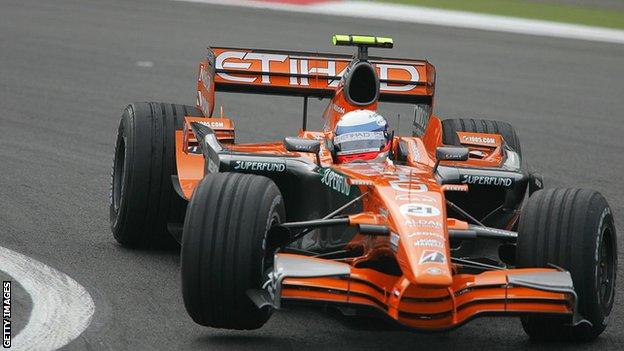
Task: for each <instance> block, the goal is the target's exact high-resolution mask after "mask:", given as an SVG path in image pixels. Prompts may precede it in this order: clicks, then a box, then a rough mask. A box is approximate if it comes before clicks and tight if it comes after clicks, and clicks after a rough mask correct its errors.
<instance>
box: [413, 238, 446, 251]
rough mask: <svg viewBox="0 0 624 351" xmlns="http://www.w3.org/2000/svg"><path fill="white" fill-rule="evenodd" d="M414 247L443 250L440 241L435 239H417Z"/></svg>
mask: <svg viewBox="0 0 624 351" xmlns="http://www.w3.org/2000/svg"><path fill="white" fill-rule="evenodd" d="M414 246H416V247H435V248H438V249H443V248H444V244H443V243H442V242H441V241H440V240H436V239H418V240H416V241H414Z"/></svg>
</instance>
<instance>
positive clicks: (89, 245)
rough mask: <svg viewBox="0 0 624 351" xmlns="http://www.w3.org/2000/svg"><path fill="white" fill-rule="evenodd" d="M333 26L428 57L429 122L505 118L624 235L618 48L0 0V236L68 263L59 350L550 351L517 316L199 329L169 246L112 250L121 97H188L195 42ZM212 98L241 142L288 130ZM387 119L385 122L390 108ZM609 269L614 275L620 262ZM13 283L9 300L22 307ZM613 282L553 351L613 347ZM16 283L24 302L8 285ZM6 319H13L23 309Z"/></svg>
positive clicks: (617, 343) (299, 39) (265, 115)
mask: <svg viewBox="0 0 624 351" xmlns="http://www.w3.org/2000/svg"><path fill="white" fill-rule="evenodd" d="M336 32H341V33H374V34H379V35H388V36H392V37H394V39H395V43H397V45H396V49H395V50H393V52H391V53H388V54H390V55H393V56H402V57H426V58H428V59H430V60H431V61H432V62H433V63H434V64H435V65H436V66H437V69H438V95H437V100H436V101H437V107H436V109H437V113H438V114H439V115H440V116H444V117H458V116H467V117H473V116H487V117H489V118H495V119H500V120H504V121H509V122H512V123H513V124H514V125H515V126H516V128H517V130H518V133H519V135H520V138H521V140H522V143H523V146H522V147H523V154H524V156H525V159H527V160H530V162H531V163H532V165H533V166H534V167H535V168H536V169H538V170H541V171H542V173H543V174H544V176H545V183H546V186H547V187H558V186H576V187H589V188H593V189H596V190H598V191H600V192H602V193H603V194H605V196H606V197H607V199H608V201H609V203H610V204H611V207H612V208H613V210H614V214H615V220H616V224H617V226H618V231H619V233H620V235H622V233H624V218H623V215H624V186H623V185H622V175H623V174H624V162H623V161H624V141H623V136H624V112H623V111H624V85H622V81H623V80H624V67H623V63H624V61H623V58H624V46H621V45H611V44H601V43H592V42H584V41H575V40H561V39H552V38H540V37H531V36H523V35H512V34H501V33H494V32H484V31H475V30H461V29H449V28H444V27H436V26H426V25H414V24H409V25H408V24H396V23H390V22H383V21H379V22H376V21H361V20H355V19H348V18H343V17H319V16H314V15H298V14H292V13H288V14H287V13H278V12H270V11H261V10H249V9H243V8H231V7H223V6H212V5H202V4H190V3H183V2H169V1H162V0H159V1H134V2H124V1H107V2H103V1H71V0H69V1H68V0H63V1H55V2H47V1H24V0H19V1H18V0H3V1H2V2H1V3H0V223H1V229H0V245H1V246H4V247H7V248H9V249H11V250H14V251H18V252H20V253H23V254H25V255H28V256H31V257H33V258H35V259H37V260H39V261H41V262H44V263H46V264H47V265H49V266H52V267H54V268H56V269H58V270H60V271H62V272H64V273H66V274H68V275H69V276H71V277H72V278H73V279H75V280H76V281H78V282H79V283H80V284H82V285H83V286H84V287H85V288H86V289H87V290H88V291H89V293H90V294H91V296H92V297H93V300H94V301H95V305H96V312H95V315H94V316H93V321H92V323H91V325H90V327H89V328H88V329H87V330H86V331H85V332H84V333H83V334H82V335H81V336H80V337H79V338H78V339H76V340H74V341H73V342H72V343H70V344H69V345H68V346H67V349H72V350H78V349H98V350H99V349H112V350H122V349H132V350H143V349H210V350H218V349H254V350H255V349H280V350H281V349H298V350H302V349H319V348H340V349H359V350H361V349H371V350H372V349H385V348H387V349H397V350H398V349H420V350H431V349H438V348H440V349H509V350H514V349H523V348H527V347H529V348H541V347H546V348H552V347H559V346H564V345H533V344H530V343H529V342H528V339H527V337H526V336H525V335H524V333H523V331H522V329H521V326H520V322H519V321H518V320H515V319H492V318H487V319H478V320H475V321H473V322H471V323H469V324H467V325H465V326H464V327H462V328H460V329H457V330H455V331H452V332H448V333H444V334H433V335H427V334H417V333H410V332H406V331H400V330H395V329H393V328H392V327H391V326H387V325H385V324H380V323H373V322H371V324H370V325H366V324H362V323H356V322H353V321H351V320H348V319H345V318H343V317H340V316H338V315H336V314H332V313H326V312H323V311H317V310H298V311H283V312H278V313H276V314H275V315H274V316H273V318H272V319H271V320H270V321H269V323H268V324H267V325H266V326H265V327H263V328H262V329H260V330H257V331H250V332H233V331H226V330H215V329H208V328H204V327H200V326H198V325H195V324H194V323H193V322H192V320H191V319H190V318H189V317H188V316H187V314H186V312H185V310H184V307H183V304H182V297H181V294H180V278H179V262H178V260H179V255H178V253H177V252H154V251H145V250H144V251H132V250H128V249H124V248H122V247H120V246H119V245H117V244H116V243H115V241H114V240H113V238H112V235H111V233H110V229H109V222H108V196H109V173H110V168H111V159H112V152H113V143H114V140H115V135H116V131H117V124H118V120H119V116H120V114H121V110H122V109H123V107H124V106H125V105H126V104H127V103H129V102H132V101H170V102H178V103H187V104H193V103H194V84H195V81H194V79H195V74H196V64H197V61H198V60H199V59H200V58H201V57H202V56H203V55H204V53H205V51H204V48H205V47H206V46H207V45H209V44H212V45H231V46H242V47H246V46H248V47H268V48H279V49H308V50H319V51H343V50H337V48H332V47H330V43H329V42H330V41H329V38H330V34H332V33H336ZM347 50H348V49H347ZM343 52H344V51H343ZM139 61H150V62H152V63H153V65H152V66H151V67H145V66H146V64H145V63H142V64H138V65H137V62H139ZM147 66H149V64H147ZM219 102H220V103H221V104H223V105H224V107H225V111H226V113H227V114H228V115H229V116H231V117H232V118H233V119H234V120H235V121H236V123H237V126H238V127H237V133H238V134H237V136H238V137H239V141H256V140H267V139H271V138H279V137H281V136H283V135H288V134H294V133H296V130H297V128H298V127H299V123H300V122H299V119H300V113H301V102H300V101H299V99H292V98H277V97H263V96H245V95H229V96H225V95H221V96H219ZM322 106H323V105H322V104H321V103H317V102H315V103H313V104H312V106H311V111H310V114H311V116H312V117H311V120H313V122H314V123H311V124H312V126H314V125H316V126H319V125H320V117H319V118H315V117H314V116H315V115H316V116H318V115H319V114H320V110H321V108H322ZM404 110H405V109H399V110H397V109H394V107H390V108H388V109H387V111H391V112H394V111H404ZM403 116H406V112H404V113H403ZM389 119H390V121H391V123H393V124H394V125H395V127H396V126H397V122H396V117H395V114H394V113H392V114H390V113H389ZM407 120H408V118H407V117H404V118H402V121H401V125H400V128H399V129H400V130H401V131H402V132H403V133H407V132H409V129H408V125H407V124H408V122H407ZM620 239H621V240H620V241H619V247H620V252H621V253H622V252H624V250H622V247H623V245H624V244H623V243H624V239H622V238H620ZM622 261H624V260H621V261H620V262H622ZM1 268H2V267H0V270H1ZM619 270H620V273H622V272H624V271H623V270H622V265H621V264H620V269H619ZM14 286H15V289H14V296H13V298H14V299H15V300H17V302H16V304H17V305H19V306H29V305H30V304H31V302H30V301H29V300H28V297H27V296H26V294H24V293H23V290H21V289H20V287H19V285H18V284H15V285H14ZM618 287H620V290H619V292H618V293H617V297H616V306H615V307H614V311H613V313H612V316H611V325H610V327H609V328H608V329H607V331H606V332H605V333H604V334H603V336H602V337H601V338H600V339H599V340H598V341H596V342H595V343H593V344H585V345H565V346H566V347H570V348H573V349H574V348H578V349H618V348H619V349H621V347H622V345H623V344H624V306H623V304H624V294H623V293H622V292H621V288H622V279H620V280H619V281H618ZM20 291H21V294H22V295H24V296H17V295H20ZM26 308H27V307H25V308H24V309H26ZM24 309H21V310H22V313H26V312H24ZM14 313H18V312H17V311H15V312H14ZM16 318H18V319H19V322H15V323H17V324H19V325H23V323H24V321H25V320H26V319H27V317H25V316H21V317H16Z"/></svg>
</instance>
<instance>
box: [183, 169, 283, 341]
mask: <svg viewBox="0 0 624 351" xmlns="http://www.w3.org/2000/svg"><path fill="white" fill-rule="evenodd" d="M284 219H285V215H284V201H283V200H282V195H281V194H280V191H279V189H278V188H277V186H276V185H275V183H273V181H271V180H270V179H268V178H265V177H261V176H256V175H250V174H240V173H216V174H210V175H207V176H206V177H205V178H204V179H203V180H202V181H201V183H200V184H199V185H198V186H197V189H195V192H194V194H193V198H192V199H191V202H190V203H189V207H188V212H187V214H186V220H185V222H184V232H183V235H182V254H181V271H182V295H183V297H184V305H185V306H186V310H187V311H188V313H189V315H190V316H191V317H192V318H193V320H194V321H195V322H197V323H198V324H201V325H205V326H210V327H215V328H227V329H257V328H260V327H261V326H262V325H264V323H266V321H267V320H268V319H269V317H270V315H271V312H272V311H271V309H270V308H268V307H264V308H262V309H258V308H257V307H256V306H255V305H254V304H253V302H252V301H251V300H250V299H249V297H248V296H247V290H249V289H259V288H261V286H262V284H263V282H264V281H266V273H267V271H268V269H269V268H270V267H272V266H273V252H266V251H265V240H266V236H267V232H268V230H269V228H270V227H271V226H272V225H274V224H277V223H281V221H283V220H284Z"/></svg>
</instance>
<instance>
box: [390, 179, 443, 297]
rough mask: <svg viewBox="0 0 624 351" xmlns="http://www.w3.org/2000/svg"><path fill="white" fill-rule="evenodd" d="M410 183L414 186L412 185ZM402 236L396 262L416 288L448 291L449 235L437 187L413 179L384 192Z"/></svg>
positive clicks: (397, 234) (398, 237)
mask: <svg viewBox="0 0 624 351" xmlns="http://www.w3.org/2000/svg"><path fill="white" fill-rule="evenodd" d="M410 182H411V183H410ZM383 192H384V197H385V198H386V201H389V202H392V206H388V207H389V208H391V210H390V212H391V215H392V218H393V219H394V222H395V226H396V228H397V229H398V231H399V233H393V234H392V235H393V236H394V238H393V240H394V241H395V242H396V241H397V240H398V243H397V245H396V247H397V260H398V261H399V265H400V266H401V269H402V271H403V274H404V275H405V276H406V278H407V279H408V280H409V281H410V282H411V283H412V284H415V285H418V286H427V287H446V286H450V285H451V283H452V282H453V277H452V271H451V262H450V257H451V256H450V244H449V240H448V235H447V231H446V206H445V199H444V196H443V195H442V192H441V191H440V189H439V186H438V185H437V184H431V183H428V182H422V181H421V182H418V181H417V180H414V179H412V180H411V181H410V180H407V181H398V182H394V183H390V187H389V188H386V189H384V190H383Z"/></svg>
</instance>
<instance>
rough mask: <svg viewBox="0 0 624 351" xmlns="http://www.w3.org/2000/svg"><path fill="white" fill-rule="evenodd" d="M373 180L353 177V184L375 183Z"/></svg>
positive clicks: (368, 184)
mask: <svg viewBox="0 0 624 351" xmlns="http://www.w3.org/2000/svg"><path fill="white" fill-rule="evenodd" d="M373 184H374V183H373V181H372V180H363V179H351V185H367V186H370V185H373Z"/></svg>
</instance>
